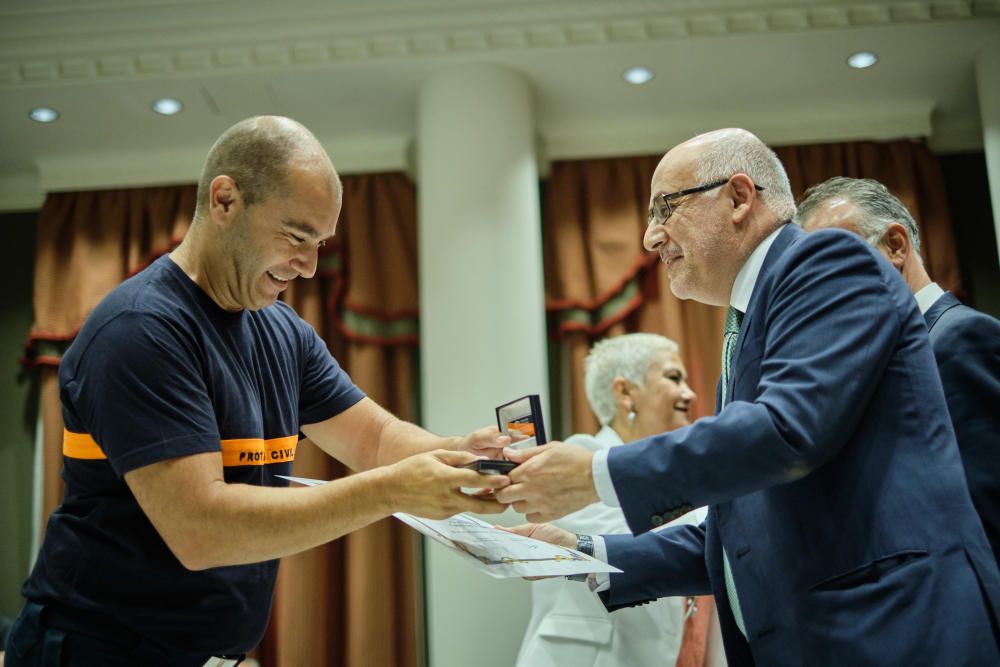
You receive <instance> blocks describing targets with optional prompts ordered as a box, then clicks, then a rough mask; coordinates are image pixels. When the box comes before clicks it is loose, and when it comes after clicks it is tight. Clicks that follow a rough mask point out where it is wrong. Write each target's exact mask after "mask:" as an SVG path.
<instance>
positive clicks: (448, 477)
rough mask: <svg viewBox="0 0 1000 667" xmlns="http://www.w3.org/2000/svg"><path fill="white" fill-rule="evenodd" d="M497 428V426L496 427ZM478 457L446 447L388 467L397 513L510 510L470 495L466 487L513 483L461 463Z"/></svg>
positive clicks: (438, 516)
mask: <svg viewBox="0 0 1000 667" xmlns="http://www.w3.org/2000/svg"><path fill="white" fill-rule="evenodd" d="M494 430H496V429H494ZM477 458H479V457H478V456H476V455H474V454H471V453H469V452H452V451H448V450H446V449H440V450H435V451H433V452H427V453H425V454H416V455H414V456H411V457H409V458H406V459H403V460H402V461H400V462H399V463H395V464H393V465H391V466H388V467H387V468H386V469H385V470H386V474H387V476H388V484H389V486H388V488H387V491H386V494H387V498H388V500H389V503H390V505H391V510H392V511H393V512H406V513H407V514H415V515H416V516H420V517H424V518H427V519H447V518H448V517H450V516H454V515H455V514H458V513H460V512H475V513H476V514H499V513H500V512H503V511H504V510H505V509H507V506H506V505H503V504H501V503H499V502H497V501H496V500H494V499H493V498H490V497H488V496H483V495H470V494H467V493H463V492H462V490H461V489H462V488H463V487H465V488H476V489H499V488H503V487H505V486H507V485H508V484H510V480H509V479H507V477H506V476H504V475H483V474H480V473H478V472H476V471H475V470H469V469H466V468H462V467H461V466H463V465H465V464H467V463H472V462H473V461H475V460H476V459H477Z"/></svg>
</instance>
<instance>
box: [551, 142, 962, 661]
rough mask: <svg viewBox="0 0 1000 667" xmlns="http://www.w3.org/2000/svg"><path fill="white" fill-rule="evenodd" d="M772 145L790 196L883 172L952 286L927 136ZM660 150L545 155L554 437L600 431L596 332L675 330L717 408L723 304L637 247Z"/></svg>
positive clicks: (943, 210)
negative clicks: (607, 155)
mask: <svg viewBox="0 0 1000 667" xmlns="http://www.w3.org/2000/svg"><path fill="white" fill-rule="evenodd" d="M776 152H777V154H778V156H779V158H781V160H782V162H783V163H784V165H785V168H786V169H787V171H788V175H789V179H790V181H791V185H792V192H793V194H794V195H795V196H796V198H799V197H801V195H802V192H803V191H804V190H805V189H806V188H807V187H808V186H810V185H814V184H816V183H819V182H821V181H824V180H826V179H827V178H829V177H831V176H835V175H843V176H851V177H855V178H862V177H863V178H873V179H875V180H878V181H881V182H882V183H884V184H885V185H886V186H887V187H888V188H889V189H890V190H891V191H892V192H893V193H894V194H895V195H896V196H898V197H899V198H900V199H901V200H902V201H903V203H904V204H905V205H906V206H907V207H908V208H909V209H910V211H911V212H912V213H913V216H914V218H915V219H916V221H917V224H918V225H919V228H920V234H921V240H922V255H923V258H924V261H925V263H926V265H927V268H928V270H929V272H930V273H931V275H932V277H933V278H935V279H936V280H937V281H938V282H939V283H941V285H942V286H943V287H944V288H945V289H950V290H952V291H956V292H958V293H961V284H960V277H959V271H958V262H957V258H956V253H955V242H954V235H953V233H952V227H951V221H950V220H949V217H948V209H947V202H946V197H945V191H944V183H943V179H942V176H941V172H940V167H939V165H938V163H937V160H936V158H935V157H934V156H933V155H932V154H931V152H930V151H929V150H928V149H927V146H926V144H924V143H923V142H918V141H895V142H888V143H878V142H849V143H838V144H822V145H810V146H787V147H780V148H777V149H776ZM659 160H660V156H659V155H657V156H645V157H629V158H611V159H600V160H573V161H562V162H555V163H553V165H552V170H551V173H550V178H549V184H548V189H547V192H546V194H545V196H544V197H543V220H544V224H543V253H544V258H545V289H546V310H547V313H548V331H549V337H550V365H551V366H552V369H551V377H552V382H551V390H552V399H553V409H552V413H553V416H554V417H555V419H554V420H553V421H554V422H555V423H554V424H553V426H554V429H553V431H554V432H555V433H556V434H558V435H560V436H562V437H565V436H566V435H569V434H570V433H579V432H584V433H593V432H595V431H596V430H597V428H598V423H597V419H596V418H595V417H594V415H593V413H592V412H591V410H590V407H589V405H588V402H587V398H586V395H585V393H584V383H583V360H584V358H585V357H586V354H587V351H588V350H589V348H590V346H591V345H592V344H593V343H594V342H595V341H597V340H599V339H601V338H604V337H607V336H616V335H619V334H622V333H630V332H635V331H645V332H651V333H659V334H662V335H664V336H667V337H668V338H671V339H673V340H675V341H677V343H678V344H679V345H680V348H681V357H682V359H683V361H684V364H685V366H686V367H687V370H688V375H689V383H690V385H691V388H692V389H693V390H694V391H695V392H696V393H697V395H698V398H697V400H696V402H695V404H694V405H693V406H692V415H693V416H694V417H695V418H697V417H701V416H704V415H707V414H712V413H713V412H714V406H715V385H716V380H717V378H718V376H719V373H720V367H721V356H720V355H721V352H720V350H721V347H722V323H723V319H724V317H725V313H724V309H721V308H715V307H710V306H706V305H703V304H700V303H696V302H693V301H681V300H679V299H677V298H676V297H674V296H673V294H672V293H671V292H670V287H669V281H668V280H667V279H666V274H665V272H664V271H663V270H662V269H661V267H660V266H659V257H658V256H657V255H656V254H654V253H646V252H645V251H644V250H643V248H642V235H643V232H644V231H645V225H646V211H647V207H648V202H649V197H650V192H649V182H650V178H651V176H652V174H653V170H654V168H655V167H656V165H657V163H658V162H659ZM691 185H692V186H693V185H696V184H694V183H692V184H691ZM713 609H714V601H713V600H712V598H711V597H705V598H699V599H698V610H699V611H698V613H697V614H696V615H695V616H694V617H693V618H691V619H688V621H687V624H686V627H685V635H684V644H683V646H682V651H681V656H680V658H679V659H678V663H677V664H678V665H684V666H685V667H689V666H693V665H702V664H704V660H705V637H706V633H707V628H708V621H709V618H710V615H711V614H710V612H711V610H713Z"/></svg>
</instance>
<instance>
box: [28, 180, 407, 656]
mask: <svg viewBox="0 0 1000 667" xmlns="http://www.w3.org/2000/svg"><path fill="white" fill-rule="evenodd" d="M343 180H344V209H343V213H342V216H341V221H340V224H339V225H338V230H337V237H336V240H335V241H334V242H333V243H331V244H329V245H328V246H327V248H325V249H324V251H323V253H322V254H321V256H320V266H319V269H318V271H317V276H316V277H315V278H314V279H312V280H308V281H299V282H298V284H293V286H291V287H290V288H289V290H288V292H287V293H286V300H288V301H289V302H290V303H291V304H292V306H293V307H295V308H296V310H297V311H298V312H299V314H300V315H301V316H302V317H303V318H304V319H305V320H306V321H308V322H309V323H310V324H312V325H313V326H314V327H315V328H316V330H317V331H318V332H319V333H320V335H321V336H322V337H323V339H324V340H325V341H326V342H327V344H328V346H329V347H330V349H331V352H333V354H334V356H335V357H336V358H337V360H338V361H339V362H340V364H341V365H342V366H343V367H344V369H345V370H347V372H348V373H350V374H351V376H352V379H353V380H354V381H355V383H357V384H358V385H359V386H360V387H361V388H362V389H363V390H364V391H365V392H366V393H367V394H368V395H369V396H370V397H371V398H373V399H374V400H376V401H377V402H379V403H380V404H381V405H383V406H384V407H386V408H387V409H389V410H390V411H392V412H394V413H395V414H397V415H398V416H399V417H401V418H403V419H407V420H410V421H416V419H417V416H418V405H417V398H416V397H417V393H416V389H415V388H416V386H417V367H416V363H417V352H416V342H417V330H418V326H417V319H416V318H417V286H416V284H417V283H416V281H417V269H416V233H417V232H416V219H415V215H416V214H415V211H416V192H415V189H414V187H413V185H412V184H411V183H410V182H409V181H408V180H407V178H406V177H405V176H404V175H402V174H398V173H388V174H369V175H363V176H346V177H344V179H343ZM194 196H195V188H194V186H178V187H163V188H141V189H132V190H118V191H102V192H79V193H55V194H50V195H49V196H48V197H47V198H46V201H45V204H44V206H43V208H42V211H41V213H40V214H39V220H38V245H37V251H36V252H37V257H36V268H35V294H34V305H35V323H34V325H33V326H32V329H31V333H30V334H29V338H28V343H27V345H26V363H27V364H28V365H31V366H35V367H37V369H38V372H39V373H40V374H41V386H42V389H41V391H42V421H43V427H42V428H43V435H42V438H43V449H44V454H43V456H44V461H45V463H44V481H43V485H44V489H43V494H44V500H43V503H44V515H43V525H42V527H41V528H44V520H47V517H48V515H49V513H50V512H51V511H52V509H54V508H55V506H56V505H58V504H59V502H60V501H61V498H62V480H61V479H60V477H59V470H60V468H61V465H62V415H61V410H60V407H59V396H58V379H57V370H58V363H59V358H60V356H61V354H62V352H63V351H64V350H65V348H66V347H67V346H68V345H69V344H70V343H71V342H72V339H73V337H74V336H75V335H76V332H77V331H78V330H79V328H80V326H81V325H82V324H83V322H84V320H85V319H86V317H87V315H88V314H89V313H90V311H91V309H92V308H93V307H94V306H95V305H96V304H97V303H98V302H99V301H100V300H101V299H102V298H103V297H104V296H105V295H106V294H107V293H108V292H109V291H110V290H111V289H112V288H114V286H115V285H117V284H118V283H120V282H121V281H122V280H124V279H125V278H127V277H129V276H130V275H132V274H134V273H136V272H137V271H140V270H141V269H142V268H144V267H145V266H147V265H148V264H149V263H150V262H151V261H152V260H154V259H155V258H156V257H158V256H160V255H162V254H164V253H165V252H168V251H169V250H171V249H172V248H173V247H174V246H176V244H177V243H179V242H180V240H181V239H182V238H183V236H184V233H185V232H186V231H187V228H188V226H189V224H190V219H191V215H192V213H193V211H194ZM352 239H353V241H352ZM359 444H362V445H363V444H364V443H359ZM295 474H296V475H301V476H305V477H316V478H323V479H334V478H337V477H341V476H343V475H345V474H348V471H346V470H345V469H344V467H343V466H341V465H339V464H338V463H336V462H335V461H333V460H332V459H330V458H329V457H328V456H326V455H325V454H323V453H322V452H321V451H320V450H319V449H318V448H316V447H315V446H314V445H312V444H311V443H308V442H306V443H304V444H303V445H302V446H301V447H300V448H299V449H298V452H297V454H296V462H295ZM419 568H420V543H419V538H418V536H417V535H416V534H415V533H414V532H413V531H411V530H409V529H408V528H406V527H405V526H403V525H402V524H400V523H398V522H394V521H393V520H386V521H382V522H379V523H377V524H374V525H372V526H369V527H368V528H366V529H364V530H361V531H358V532H356V533H353V534H351V535H349V536H347V537H344V538H342V539H340V540H337V541H335V542H333V543H331V544H328V545H326V546H324V547H320V548H317V549H312V550H310V551H308V552H305V553H302V554H299V555H296V556H292V557H290V558H286V559H285V560H284V562H283V563H282V566H281V569H280V572H279V576H278V587H277V590H276V594H275V600H274V607H273V610H272V614H271V622H270V625H269V626H268V629H267V632H266V634H265V637H264V640H263V641H262V642H261V645H260V647H259V648H258V651H257V655H258V659H259V660H260V661H261V663H262V665H263V666H264V667H284V666H286V665H288V666H291V665H294V666H299V665H303V666H308V665H317V666H319V665H323V666H325V665H347V666H353V665H356V666H361V665H371V664H380V665H400V666H404V667H411V666H413V665H416V664H418V663H419V661H420V656H421V655H422V651H423V648H422V647H423V639H422V637H423V630H422V627H421V625H420V624H421V622H422V619H421V613H420V609H421V607H422V599H421V588H420V587H421V583H420V578H419Z"/></svg>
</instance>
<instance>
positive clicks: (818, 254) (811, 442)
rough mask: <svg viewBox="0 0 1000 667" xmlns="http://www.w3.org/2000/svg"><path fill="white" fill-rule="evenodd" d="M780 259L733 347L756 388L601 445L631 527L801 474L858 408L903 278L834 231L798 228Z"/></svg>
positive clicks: (838, 440)
mask: <svg viewBox="0 0 1000 667" xmlns="http://www.w3.org/2000/svg"><path fill="white" fill-rule="evenodd" d="M776 262H777V263H776V265H775V266H774V268H773V270H772V272H771V273H770V274H769V276H768V280H769V285H766V286H762V285H760V284H758V286H757V288H756V289H757V290H760V289H761V288H762V287H764V292H763V293H762V295H761V299H766V300H765V301H764V302H760V299H758V298H757V297H756V296H755V297H754V301H755V302H759V303H754V302H752V303H751V312H752V314H753V317H755V318H763V321H762V322H761V323H759V324H761V326H757V325H755V326H754V327H753V328H754V329H755V330H757V331H759V332H762V333H760V334H758V336H759V337H758V338H757V339H756V340H753V339H748V340H747V341H746V342H745V344H742V343H741V344H740V351H739V353H738V355H737V358H736V361H735V377H736V379H737V381H739V378H740V370H741V368H747V367H748V366H749V365H750V364H751V363H753V362H756V363H758V364H759V381H758V383H757V385H756V387H754V388H753V390H752V391H749V392H748V391H747V390H746V389H745V388H742V389H741V390H740V391H734V394H733V395H734V397H736V399H737V400H734V401H733V402H731V403H729V404H728V405H726V407H725V408H724V409H723V410H722V412H720V413H719V414H718V415H716V416H715V417H708V418H704V419H700V420H698V421H697V422H695V423H694V424H692V425H690V426H687V427H685V428H683V429H679V430H676V431H672V432H670V433H665V434H660V435H657V436H653V437H651V438H648V439H645V440H640V441H638V442H636V443H633V444H631V445H625V446H623V447H616V448H614V449H613V450H611V452H610V453H609V456H608V464H609V468H610V472H611V479H612V481H613V483H614V485H615V489H616V491H617V492H618V496H619V499H620V500H621V505H622V509H623V511H624V513H625V517H626V520H627V521H628V524H629V527H630V528H631V529H632V531H633V532H634V533H636V534H638V533H642V532H644V531H647V530H649V529H651V528H653V527H655V526H656V525H658V524H659V523H661V522H663V521H665V520H669V519H671V518H673V515H674V514H676V513H678V512H679V511H681V510H689V509H690V508H691V507H697V506H700V505H711V504H716V503H722V502H726V501H728V500H731V499H733V498H736V497H739V496H742V495H745V494H748V493H751V492H754V491H757V490H760V489H765V488H769V487H772V486H775V485H779V484H784V483H787V482H791V481H794V480H797V479H800V478H802V477H804V476H806V475H808V474H809V473H810V472H811V471H812V470H815V469H816V468H818V467H819V466H822V465H823V464H824V463H825V462H827V461H829V460H830V459H831V458H832V457H834V456H835V455H836V454H837V452H838V451H839V450H840V449H841V448H842V447H843V446H844V444H845V442H846V441H847V438H848V437H849V436H850V434H851V433H852V432H853V431H854V429H855V426H856V424H857V422H858V420H859V419H860V417H861V415H862V414H864V412H865V410H866V408H867V405H868V402H869V400H870V397H871V395H872V393H873V391H874V387H875V386H876V385H877V384H878V381H879V379H880V377H881V375H882V373H883V372H884V370H885V368H886V366H887V364H888V362H889V359H890V357H891V355H892V354H893V351H894V348H895V345H896V341H897V339H898V336H899V330H900V326H901V322H900V320H901V316H900V314H899V312H900V310H899V309H901V308H903V306H902V305H901V302H900V301H899V299H900V298H901V296H900V295H901V294H903V293H902V292H900V290H901V289H904V288H905V286H904V285H902V284H900V285H895V286H892V288H890V281H891V280H893V279H895V280H897V281H899V280H901V279H900V278H899V277H898V276H893V274H892V273H891V271H890V270H889V267H883V266H882V265H881V263H880V262H879V261H878V260H877V258H876V257H875V255H874V254H873V251H871V249H869V248H868V247H867V246H865V245H864V243H863V242H861V241H860V240H859V239H856V238H854V237H852V236H851V235H849V234H847V233H846V232H839V231H837V232H816V233H814V234H811V235H809V236H806V237H804V238H803V239H802V240H801V241H800V242H798V243H797V244H795V245H793V246H791V247H790V248H788V249H786V250H785V252H784V253H783V254H782V255H781V256H780V257H779V258H778V259H777V260H776ZM905 296H908V293H907V294H906V295H905ZM911 300H912V298H911ZM913 308H916V306H915V304H914V305H913ZM749 330H750V327H748V331H749ZM749 394H755V397H754V398H753V400H741V399H746V398H747V397H748V395H749Z"/></svg>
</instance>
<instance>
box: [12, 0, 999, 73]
mask: <svg viewBox="0 0 1000 667" xmlns="http://www.w3.org/2000/svg"><path fill="white" fill-rule="evenodd" d="M14 4H15V5H16V4H17V3H14ZM41 4H42V6H41V7H40V8H34V9H31V8H25V7H22V8H20V9H18V8H17V7H16V6H15V8H14V9H9V8H8V9H5V10H0V26H3V27H2V28H0V44H2V46H0V89H5V88H7V89H10V88H17V87H31V86H34V85H47V86H51V85H53V84H68V85H72V84H79V83H92V82H95V81H133V80H144V79H157V80H159V79H163V78H190V77H197V76H204V75H206V74H212V73H232V72H268V71H279V70H280V71H288V70H289V69H299V68H301V69H308V68H316V67H325V66H336V65H341V64H344V65H346V64H352V65H354V64H358V63H364V62H382V61H394V60H399V59H409V60H412V59H431V58H436V59H440V58H449V57H462V58H467V57H469V56H470V55H475V54H490V53H502V52H510V51H524V50H532V49H573V48H578V47H593V46H600V45H615V44H619V45H620V44H630V45H634V44H642V43H659V42H664V41H671V40H683V39H697V38H704V37H715V38H717V37H725V36H745V35H761V34H767V33H788V32H808V31H813V30H836V29H849V28H859V27H860V28H863V27H885V26H890V25H895V24H907V25H909V24H915V23H934V22H953V21H975V20H994V19H996V18H998V17H1000V0H924V1H910V2H866V3H856V2H828V3H824V4H809V5H804V6H798V7H790V6H788V5H787V4H781V3H775V2H773V0H769V1H767V2H762V1H760V0H756V1H755V0H744V2H740V3H733V2H727V3H725V4H724V5H722V4H719V3H717V2H704V3H697V2H673V3H670V4H671V5H673V6H672V7H671V8H670V9H669V11H667V10H666V9H665V8H664V9H660V10H659V13H650V5H649V3H648V2H636V1H634V0H630V1H622V2H617V3H606V2H603V3H598V2H593V1H590V2H580V1H578V2H571V3H567V2H560V3H551V2H550V3H541V2H517V3H509V2H508V3H503V2H497V3H484V4H483V5H482V6H480V7H476V8H469V7H468V6H464V7H463V8H462V9H461V11H457V10H456V9H455V8H454V7H447V6H442V3H432V4H434V6H430V7H428V6H426V4H427V3H424V5H425V6H420V3H413V4H410V5H407V4H399V3H396V6H395V7H390V8H389V9H388V10H387V8H386V7H385V4H386V3H385V2H376V3H372V5H371V9H369V10H367V11H363V10H361V9H360V8H359V7H357V6H354V7H353V10H351V8H348V9H346V10H345V9H342V10H340V11H336V10H334V9H330V8H328V7H326V5H327V3H306V4H309V9H311V10H312V11H300V12H289V11H288V10H287V8H286V7H285V5H284V3H276V4H274V5H273V6H272V8H271V9H270V10H266V11H263V12H262V11H254V12H240V11H239V8H238V7H235V6H233V2H231V1H229V0H215V1H214V2H207V3H192V2H190V1H187V2H185V1H174V2H163V1H160V2H150V1H147V2H143V3H138V6H132V7H122V6H112V7H106V6H104V5H97V6H93V5H92V6H89V7H88V5H87V3H85V2H84V3H79V4H76V5H66V6H63V5H60V6H55V7H53V6H51V3H49V5H46V4H45V3H41ZM56 4H57V5H58V4H59V3H56ZM300 4H301V3H300ZM389 4H393V3H389ZM324 7H326V9H324ZM258 9H260V8H259V7H255V10H258ZM56 11H58V12H59V13H60V15H61V16H62V17H63V20H62V21H60V22H58V23H50V22H49V21H48V20H47V19H48V17H49V14H51V13H54V12H56ZM152 11H159V12H161V13H162V14H163V15H164V16H163V20H159V21H152V22H151V21H150V20H149V12H152ZM67 12H69V13H71V14H72V13H74V12H75V13H76V14H77V16H72V17H70V18H71V20H66V13H67ZM141 12H145V15H142V14H141ZM289 13H294V14H297V16H296V18H293V19H289V18H288V14H289ZM282 14H284V15H282ZM248 15H253V16H254V18H253V19H252V20H251V19H242V20H241V18H240V17H242V16H248ZM140 18H142V19H144V21H145V22H144V23H143V22H142V21H140ZM168 19H169V20H168ZM151 23H155V24H156V25H157V28H155V29H153V28H149V27H148V26H149V25H150V24H151ZM47 25H53V26H54V27H52V28H51V29H48V30H47V29H46V26H47ZM59 26H61V28H60V27H59ZM65 26H71V30H70V31H69V32H67V30H66V27H65Z"/></svg>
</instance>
